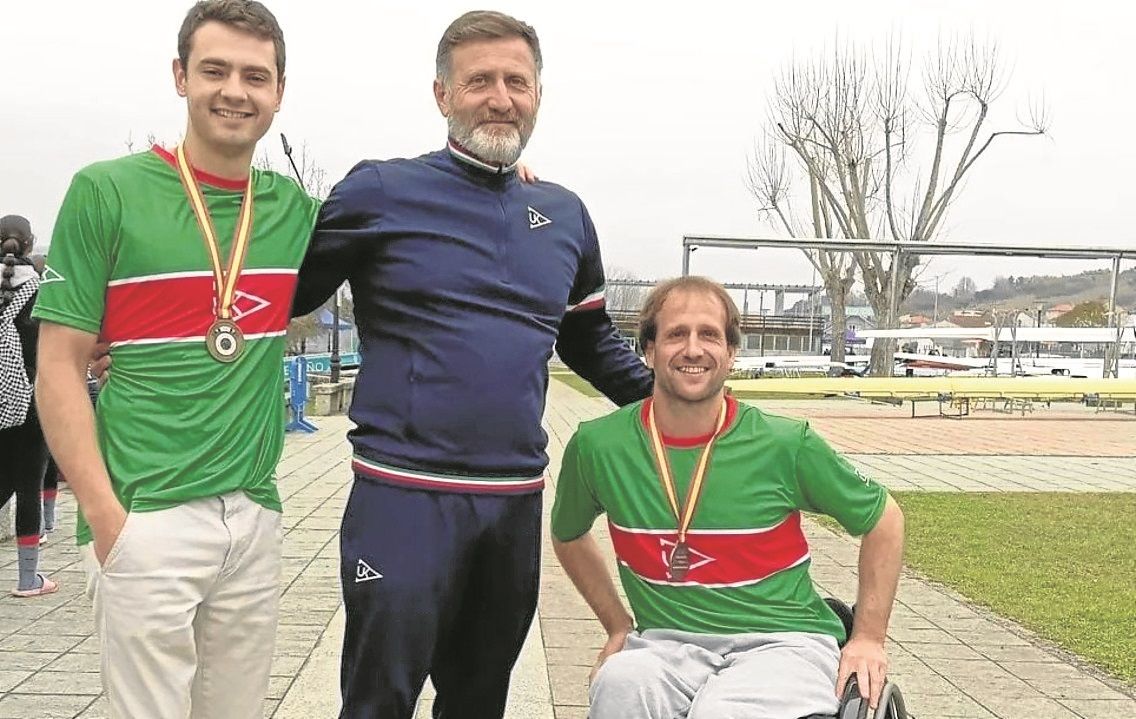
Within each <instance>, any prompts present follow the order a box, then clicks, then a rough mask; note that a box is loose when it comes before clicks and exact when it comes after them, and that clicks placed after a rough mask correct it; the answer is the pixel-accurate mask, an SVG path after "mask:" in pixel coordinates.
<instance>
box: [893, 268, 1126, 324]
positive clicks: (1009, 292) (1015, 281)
mask: <svg viewBox="0 0 1136 719" xmlns="http://www.w3.org/2000/svg"><path fill="white" fill-rule="evenodd" d="M1111 278H1112V273H1111V271H1109V270H1091V271H1088V272H1082V273H1080V274H1077V275H1063V276H1053V275H1034V276H1032V277H1012V276H1011V277H999V278H998V279H997V280H995V282H994V286H993V287H991V288H989V289H985V290H979V291H978V292H975V293H974V295H973V297H970V298H968V297H955V296H954V295H953V294H948V293H945V292H944V293H940V294H939V316H940V317H942V316H943V315H944V314H947V313H949V312H950V311H951V310H954V309H963V308H966V307H991V306H997V307H1001V308H1004V309H1024V310H1032V309H1034V308H1036V307H1037V305H1038V304H1042V305H1045V307H1047V308H1048V307H1052V306H1053V305H1056V304H1060V303H1063V302H1068V303H1070V304H1077V303H1078V302H1084V301H1086V300H1102V301H1104V302H1107V301H1108V292H1109V286H1108V285H1109V281H1110V280H1111ZM1116 303H1117V304H1118V305H1120V306H1121V307H1126V308H1128V309H1129V310H1133V309H1136V269H1130V270H1125V271H1124V272H1121V273H1120V282H1119V285H1118V287H1117V293H1116ZM934 307H935V293H934V292H928V291H926V290H916V291H915V292H914V293H912V295H911V297H909V298H908V299H907V301H906V302H904V303H903V311H904V312H910V313H923V314H927V315H930V314H931V312H933V311H934Z"/></svg>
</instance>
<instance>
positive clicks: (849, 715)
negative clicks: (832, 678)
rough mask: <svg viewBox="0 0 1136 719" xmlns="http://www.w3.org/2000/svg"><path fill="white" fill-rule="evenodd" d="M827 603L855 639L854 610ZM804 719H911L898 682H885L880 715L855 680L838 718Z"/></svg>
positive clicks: (812, 717)
mask: <svg viewBox="0 0 1136 719" xmlns="http://www.w3.org/2000/svg"><path fill="white" fill-rule="evenodd" d="M824 601H825V602H827V603H828V606H830V607H832V611H834V612H836V616H838V617H840V621H841V623H843V624H844V634H845V636H849V637H850V636H852V620H853V618H854V616H855V613H854V611H853V609H852V607H849V606H848V605H847V604H845V603H844V602H842V601H840V600H839V599H835V598H833V597H828V598H826V599H825V600H824ZM869 713H870V714H869ZM801 719H909V715H908V713H907V705H906V704H905V703H904V701H903V694H902V693H901V692H900V691H899V687H898V686H897V685H896V684H895V683H894V682H892V681H891V680H885V682H884V688H883V691H882V692H881V693H880V703H879V705H878V706H877V707H876V711H875V712H872V710H871V707H869V706H868V700H867V699H864V698H862V697H861V696H860V688H859V685H858V684H857V683H856V677H855V676H852V677H851V678H850V679H849V680H848V684H847V686H845V687H844V695H843V696H842V697H841V698H840V707H839V708H838V709H837V710H836V714H811V715H809V716H807V717H801ZM911 719H914V717H911Z"/></svg>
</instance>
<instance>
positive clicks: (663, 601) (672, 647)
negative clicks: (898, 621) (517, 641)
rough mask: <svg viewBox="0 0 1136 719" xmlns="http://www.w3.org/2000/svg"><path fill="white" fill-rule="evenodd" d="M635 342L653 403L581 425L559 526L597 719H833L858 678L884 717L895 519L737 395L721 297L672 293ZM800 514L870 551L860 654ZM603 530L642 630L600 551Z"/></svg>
mask: <svg viewBox="0 0 1136 719" xmlns="http://www.w3.org/2000/svg"><path fill="white" fill-rule="evenodd" d="M639 339H640V346H642V347H643V348H644V351H645V359H646V361H647V364H648V366H650V367H651V368H652V369H653V370H654V371H655V389H654V393H653V395H652V396H651V397H650V398H648V399H646V400H644V401H643V402H639V403H636V404H632V405H628V406H627V407H623V408H622V409H619V410H616V411H615V412H613V413H611V414H609V415H607V416H605V417H602V418H599V419H596V420H593V421H590V422H585V423H583V424H581V425H580V427H579V429H578V430H577V432H576V434H575V435H574V436H573V437H572V439H571V440H570V441H569V443H568V445H567V446H566V447H565V450H564V459H563V463H562V467H561V472H560V476H559V481H558V484H557V487H556V502H555V506H554V508H553V511H552V535H553V545H554V547H555V550H556V555H557V557H558V558H559V560H560V563H561V564H562V565H563V567H564V569H565V571H566V572H567V574H568V576H569V577H571V579H572V581H573V583H574V584H575V585H576V588H577V589H578V590H579V591H580V593H581V594H582V595H583V597H584V599H585V600H586V601H587V602H588V604H589V606H591V608H592V610H593V611H594V612H595V613H596V616H597V618H598V619H599V620H600V622H601V623H602V624H603V626H604V629H605V630H606V631H607V634H608V640H607V643H606V644H605V645H604V647H603V649H602V650H601V651H600V654H599V657H598V659H597V661H596V666H595V668H594V669H593V671H592V685H591V690H590V702H591V709H590V717H591V719H629V718H630V719H640V718H643V719H672V718H673V717H689V718H690V719H740V718H743V717H744V718H746V719H797V718H798V717H805V716H810V715H833V714H836V713H837V710H838V706H839V704H840V700H839V698H840V696H841V695H842V693H843V690H844V688H845V685H846V683H848V680H849V678H850V677H852V676H855V677H856V683H857V686H858V688H859V693H860V695H861V696H862V697H864V698H866V699H867V701H868V703H869V704H871V705H872V706H873V707H875V706H876V704H877V703H878V702H879V700H880V695H881V692H882V690H883V687H884V684H885V676H886V672H887V654H886V652H885V650H884V639H885V635H886V633H887V624H888V619H889V616H890V614H891V608H892V603H893V601H894V598H895V589H896V584H897V582H898V578H899V571H900V564H901V558H902V553H903V514H902V512H901V511H900V509H899V507H898V506H897V505H896V504H895V502H894V501H893V500H892V499H891V497H889V496H888V494H887V492H886V491H885V490H884V489H883V488H882V487H881V486H880V485H879V484H877V483H876V482H873V481H872V480H870V479H868V478H866V477H863V476H862V475H861V474H860V473H859V472H858V471H857V470H856V469H855V468H854V467H853V466H852V465H851V464H850V463H849V462H848V461H847V460H845V459H844V458H842V457H841V456H840V455H838V454H837V453H836V452H835V451H834V450H833V449H832V448H830V447H829V446H828V444H827V443H825V441H824V440H823V439H821V438H820V437H819V436H818V435H817V434H816V433H815V432H813V431H812V430H811V429H810V428H809V426H808V424H807V423H805V422H802V421H797V420H791V419H786V418H783V417H777V416H774V415H770V414H766V413H764V412H762V411H761V410H759V409H757V408H756V407H752V406H748V405H743V404H740V403H738V402H737V401H736V400H735V399H734V398H732V397H730V396H729V395H728V394H727V393H726V392H725V389H724V387H725V380H726V377H727V374H728V373H729V370H730V366H731V364H732V363H733V359H734V356H735V354H736V352H737V348H738V345H739V343H740V319H739V315H738V310H737V307H736V306H735V305H734V302H733V300H732V299H731V298H730V296H729V294H728V293H726V291H725V290H724V289H723V288H722V287H721V286H720V285H717V284H716V283H713V282H711V281H709V280H706V279H704V278H698V277H683V278H679V279H676V280H670V281H667V282H664V283H662V284H660V285H659V286H658V287H656V288H655V289H654V290H653V291H652V293H651V294H650V296H649V297H648V298H647V301H646V303H645V305H644V307H643V311H642V314H641V316H640V323H639ZM802 511H807V512H817V513H823V514H827V515H829V516H831V517H833V518H835V519H836V520H837V521H838V522H839V523H840V524H841V525H842V526H843V527H844V528H845V529H847V530H848V531H849V532H850V533H851V534H853V535H856V536H862V540H861V544H860V558H859V589H858V594H857V605H856V622H855V627H854V629H853V630H852V632H851V636H848V637H846V635H845V629H844V625H843V624H842V622H841V620H840V619H839V618H838V617H837V615H836V613H835V612H834V611H833V609H832V608H831V607H830V606H829V604H827V603H826V602H825V601H824V600H823V599H822V598H821V597H820V595H819V594H818V593H817V591H816V589H815V588H814V586H813V583H812V580H811V578H810V576H809V564H810V561H809V547H808V544H807V542H806V540H805V536H804V533H803V532H802V529H801V512H802ZM603 513H606V514H607V519H608V527H609V529H610V533H611V540H612V544H613V547H614V550H615V554H616V557H617V559H618V565H619V575H620V580H621V583H622V585H623V588H624V591H625V593H626V595H627V600H628V603H629V604H630V610H631V611H630V613H629V612H628V610H627V609H626V608H624V605H623V603H622V601H621V600H620V598H619V596H618V594H617V593H616V589H615V585H614V584H613V582H612V579H611V576H610V574H609V573H608V570H607V567H606V566H605V562H604V560H603V558H602V555H601V554H600V551H599V547H598V545H597V544H596V542H595V540H594V539H593V538H592V536H591V534H590V530H591V527H592V524H593V522H594V521H595V519H596V517H598V516H599V515H600V514H603ZM633 617H634V618H633ZM841 645H842V646H843V648H842V649H841V648H840V647H841Z"/></svg>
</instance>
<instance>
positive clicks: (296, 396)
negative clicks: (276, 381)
mask: <svg viewBox="0 0 1136 719" xmlns="http://www.w3.org/2000/svg"><path fill="white" fill-rule="evenodd" d="M284 369H285V371H286V372H287V377H288V409H289V410H290V411H291V413H292V420H291V421H290V422H288V424H287V425H285V426H284V431H285V432H295V431H300V432H315V431H316V430H317V429H318V427H316V426H315V425H314V424H312V423H311V422H309V421H308V420H307V419H306V418H305V417H304V405H306V404H307V403H308V360H307V358H305V357H303V356H302V355H301V356H299V357H290V358H288V359H286V360H284Z"/></svg>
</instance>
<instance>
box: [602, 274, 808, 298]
mask: <svg viewBox="0 0 1136 719" xmlns="http://www.w3.org/2000/svg"><path fill="white" fill-rule="evenodd" d="M683 274H684V275H685V274H686V273H685V272H684V273H683ZM605 284H606V285H607V286H608V287H654V286H655V285H657V284H659V281H658V280H607V282H606V283H605ZM722 286H723V287H725V288H726V289H727V290H753V291H755V292H797V293H800V294H802V295H811V294H813V293H816V292H820V291H821V290H823V289H824V287H821V286H820V285H784V284H764V283H751V282H724V283H722Z"/></svg>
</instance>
